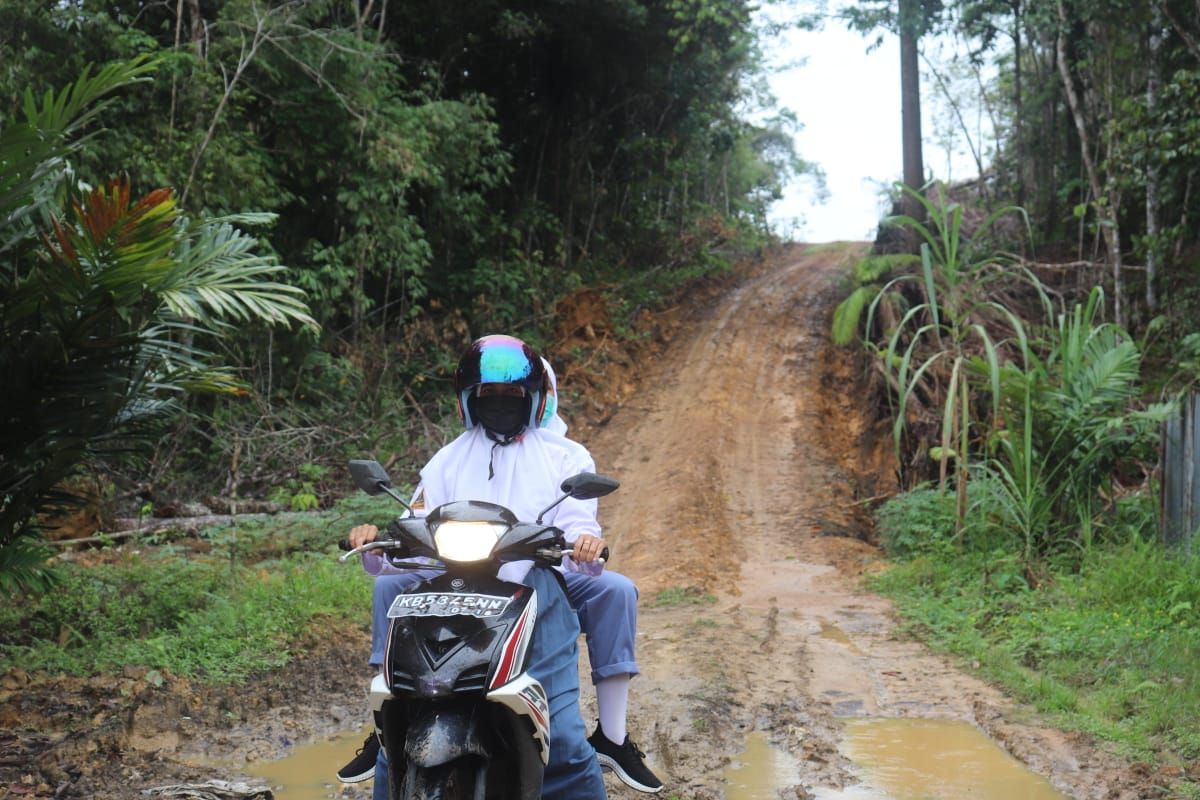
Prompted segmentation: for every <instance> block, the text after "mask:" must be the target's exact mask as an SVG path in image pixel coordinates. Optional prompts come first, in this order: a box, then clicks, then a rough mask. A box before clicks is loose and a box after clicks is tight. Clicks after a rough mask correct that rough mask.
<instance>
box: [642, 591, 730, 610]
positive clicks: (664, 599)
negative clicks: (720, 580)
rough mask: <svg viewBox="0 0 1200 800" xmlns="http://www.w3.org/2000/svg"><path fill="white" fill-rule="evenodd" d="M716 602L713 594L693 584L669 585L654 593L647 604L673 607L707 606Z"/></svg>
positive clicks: (654, 606)
mask: <svg viewBox="0 0 1200 800" xmlns="http://www.w3.org/2000/svg"><path fill="white" fill-rule="evenodd" d="M715 602H717V598H716V596H715V595H711V594H709V593H708V592H705V591H702V590H700V589H698V588H697V587H695V586H670V587H668V588H666V589H663V590H662V591H660V592H659V593H658V594H656V595H654V599H652V600H651V601H650V603H649V604H648V605H649V606H650V607H651V608H674V607H677V606H709V605H712V604H713V603H715Z"/></svg>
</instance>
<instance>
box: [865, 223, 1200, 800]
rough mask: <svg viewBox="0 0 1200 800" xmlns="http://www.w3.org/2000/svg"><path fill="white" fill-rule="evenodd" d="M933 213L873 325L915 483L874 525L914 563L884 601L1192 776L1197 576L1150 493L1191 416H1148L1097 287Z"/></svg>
mask: <svg viewBox="0 0 1200 800" xmlns="http://www.w3.org/2000/svg"><path fill="white" fill-rule="evenodd" d="M921 202H922V203H923V204H924V208H925V212H926V219H927V222H926V223H922V222H919V221H918V220H916V219H915V218H903V219H901V220H900V223H899V224H901V225H904V226H906V227H908V228H910V229H912V230H914V231H915V232H916V234H917V236H918V237H919V238H920V239H921V241H922V244H921V263H920V267H919V269H917V268H909V270H908V271H906V270H904V269H901V270H899V271H898V274H896V275H895V276H893V277H892V278H891V280H890V282H889V283H887V284H884V285H883V286H881V287H879V288H878V289H877V290H876V291H875V295H874V299H873V300H872V302H871V305H870V306H869V308H868V313H867V314H866V315H865V317H862V318H861V320H860V323H859V324H860V325H861V326H862V328H861V329H862V330H863V331H865V334H866V339H867V340H866V342H865V344H866V350H867V352H868V353H869V354H870V357H871V358H874V359H877V360H878V362H879V363H878V366H879V372H880V373H881V374H882V375H884V376H886V377H887V379H888V380H887V383H886V384H885V388H886V391H887V398H888V402H889V403H890V408H891V410H892V412H893V414H894V417H893V420H892V422H893V431H894V432H895V442H896V452H897V455H898V456H899V458H900V463H901V465H902V467H903V472H904V475H905V478H906V480H907V482H908V483H909V489H908V491H906V492H903V493H901V494H899V495H897V496H896V497H894V498H892V499H890V500H889V501H888V502H886V503H885V504H884V505H883V506H881V507H880V509H879V510H878V512H877V522H878V530H879V535H880V539H881V542H882V543H883V545H884V547H885V548H886V550H887V552H888V554H889V555H891V556H892V557H893V558H896V559H899V560H900V563H898V564H895V565H893V566H892V567H891V568H889V569H888V570H887V571H886V572H885V573H883V574H882V575H881V576H879V577H877V578H876V579H875V585H876V586H877V588H879V589H881V590H883V591H884V592H886V593H888V594H890V595H891V596H892V597H894V598H895V599H896V600H897V602H898V604H899V606H900V611H901V614H902V615H903V616H904V617H905V618H906V619H907V620H908V621H909V622H910V627H911V629H912V630H913V632H915V633H916V634H917V635H918V636H920V637H922V638H924V639H927V640H928V641H930V642H931V643H933V644H935V645H936V646H938V647H941V648H943V649H945V650H948V651H950V652H953V653H956V654H958V655H961V656H963V657H965V658H967V659H970V660H971V661H973V662H976V663H978V665H979V666H980V668H982V669H983V670H984V673H985V674H986V675H987V676H988V677H990V678H992V679H994V680H996V681H998V682H1000V683H1001V684H1003V685H1004V686H1005V687H1007V688H1008V689H1010V690H1011V691H1013V692H1014V693H1015V694H1016V695H1017V696H1019V697H1021V698H1023V699H1025V700H1028V701H1029V702H1031V703H1033V704H1034V705H1035V706H1036V707H1037V708H1038V709H1039V710H1041V711H1043V712H1045V713H1047V714H1049V715H1051V718H1052V719H1053V720H1054V721H1055V722H1057V723H1058V724H1060V725H1062V726H1064V727H1066V728H1069V729H1076V730H1082V731H1086V732H1088V733H1090V734H1093V735H1095V736H1097V737H1099V738H1101V739H1104V740H1107V741H1111V742H1114V743H1116V744H1118V745H1119V746H1120V747H1121V748H1123V750H1124V751H1125V752H1126V754H1127V755H1129V756H1130V757H1134V758H1138V759H1150V760H1154V761H1159V762H1168V763H1170V762H1178V761H1183V762H1188V761H1194V760H1195V759H1196V758H1197V757H1200V724H1198V723H1197V720H1198V719H1200V715H1197V713H1196V709H1197V708H1200V670H1197V668H1196V663H1197V658H1198V657H1200V630H1198V629H1200V558H1197V557H1195V556H1189V555H1185V554H1183V553H1178V552H1174V551H1171V550H1168V549H1166V548H1164V547H1163V546H1162V544H1161V543H1160V542H1159V541H1158V538H1157V524H1156V523H1157V520H1156V508H1157V500H1156V499H1155V498H1156V490H1157V486H1156V483H1155V481H1154V480H1153V478H1152V475H1151V474H1149V473H1150V470H1151V469H1152V468H1153V464H1154V462H1155V460H1156V455H1155V449H1156V446H1157V440H1158V433H1159V428H1160V425H1161V423H1162V421H1163V420H1164V419H1165V418H1166V417H1167V416H1168V415H1169V414H1171V413H1172V412H1173V411H1174V410H1175V408H1176V403H1175V402H1174V401H1173V400H1171V399H1168V400H1167V401H1165V402H1147V401H1146V400H1145V399H1143V392H1144V386H1143V383H1142V366H1143V353H1142V346H1141V344H1140V343H1139V342H1138V341H1137V340H1135V339H1134V338H1133V337H1132V336H1130V334H1129V333H1128V332H1127V331H1126V330H1125V329H1124V328H1123V327H1121V326H1119V325H1116V324H1115V323H1112V322H1109V321H1106V320H1104V319H1103V316H1102V309H1103V308H1104V302H1105V293H1104V291H1103V289H1102V287H1099V286H1095V287H1091V288H1090V290H1088V291H1087V292H1086V293H1084V294H1083V295H1082V296H1076V297H1062V296H1060V295H1059V293H1057V292H1052V291H1051V290H1050V289H1049V288H1048V287H1046V286H1045V285H1044V284H1043V283H1042V282H1041V281H1040V280H1039V279H1038V278H1037V277H1036V276H1035V275H1034V274H1033V273H1032V272H1031V271H1029V270H1027V269H1024V268H1022V267H1021V265H1020V264H1018V263H1017V262H1016V261H1015V260H1014V259H1013V258H1011V257H1008V256H1003V255H999V254H996V253H994V252H993V251H992V248H993V247H994V245H990V244H989V243H988V240H987V238H986V236H984V238H983V239H982V240H980V239H979V238H978V237H980V236H981V235H982V234H985V233H986V231H987V230H988V226H987V224H985V225H984V226H983V227H980V228H978V229H977V230H976V233H975V235H974V236H973V237H971V238H967V237H965V236H964V235H963V233H962V231H961V229H960V227H959V221H960V220H961V214H962V213H963V209H962V207H961V206H959V205H957V204H953V203H951V204H944V203H942V202H938V203H934V202H931V201H928V200H924V199H922V201H921ZM998 218H999V217H998V216H996V215H993V218H992V219H991V220H988V221H985V222H989V223H990V222H992V221H995V220H996V219H998ZM980 241H982V244H980ZM1184 358H1186V356H1184ZM951 463H952V464H953V465H954V469H953V476H954V481H953V483H952V484H951V482H950V480H949V477H950V474H951V472H950V470H949V469H948V464H951ZM930 479H932V480H930ZM926 481H929V482H926ZM1198 788H1200V787H1194V786H1188V785H1180V786H1177V787H1173V788H1172V791H1173V792H1176V794H1175V795H1173V796H1179V797H1183V796H1188V795H1189V793H1194V792H1195V791H1197V789H1198Z"/></svg>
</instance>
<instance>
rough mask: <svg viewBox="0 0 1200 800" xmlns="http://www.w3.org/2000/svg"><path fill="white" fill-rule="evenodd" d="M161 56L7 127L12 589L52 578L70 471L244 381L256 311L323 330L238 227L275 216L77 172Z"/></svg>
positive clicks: (72, 88) (1, 211)
mask: <svg viewBox="0 0 1200 800" xmlns="http://www.w3.org/2000/svg"><path fill="white" fill-rule="evenodd" d="M153 66H154V65H153V64H152V63H150V62H148V61H147V60H146V59H145V58H137V59H134V60H133V61H130V62H128V63H124V64H122V63H117V64H113V65H110V66H108V67H105V68H104V69H101V70H99V71H98V72H97V73H96V74H95V75H92V74H91V73H90V71H89V70H86V69H85V70H84V72H83V75H82V76H81V77H80V78H79V79H78V80H77V81H75V82H74V83H72V84H70V85H68V86H66V87H65V88H63V89H61V90H59V91H57V92H47V93H46V94H45V96H44V97H43V98H42V100H41V102H40V104H39V102H38V101H37V100H36V99H35V97H34V95H33V94H32V92H29V91H28V90H27V91H26V93H25V102H24V108H23V120H22V121H21V122H19V123H15V124H8V125H6V126H5V127H4V128H3V129H0V254H2V255H3V257H4V268H3V270H0V340H2V341H3V345H2V348H0V371H2V372H3V373H4V374H5V375H6V376H8V380H9V383H8V386H7V388H6V390H5V392H4V399H3V404H2V406H0V418H2V419H3V423H4V438H3V446H2V450H0V452H3V454H4V457H3V458H0V495H2V496H3V502H2V503H0V592H3V593H12V592H14V591H16V590H20V589H44V588H46V586H47V585H48V584H49V582H50V580H51V574H50V572H49V571H48V570H47V569H45V568H44V567H43V565H42V561H43V559H44V558H45V551H43V550H42V549H41V548H39V546H38V525H37V520H36V516H37V515H38V514H44V513H47V512H51V511H54V510H56V509H58V508H61V507H62V505H63V504H64V498H63V493H62V490H61V488H60V487H59V484H60V483H61V482H62V481H63V480H64V479H66V478H69V477H71V476H72V475H74V474H76V473H78V472H79V470H80V468H81V466H82V464H83V463H84V462H85V461H87V460H88V459H93V458H96V457H98V456H100V455H101V454H103V453H105V452H109V453H112V452H118V451H121V450H128V449H129V448H130V447H131V442H132V441H134V440H136V439H137V437H139V436H142V437H145V436H147V435H148V434H150V432H151V431H152V430H153V428H152V426H153V425H154V424H155V423H156V422H158V421H160V420H161V419H162V418H163V417H164V416H165V414H166V413H167V412H168V411H170V410H172V409H173V408H174V407H175V401H176V398H177V397H178V396H179V395H181V394H183V393H185V392H206V393H238V392H244V391H245V384H244V383H243V382H242V381H240V380H238V378H237V376H236V375H235V374H234V372H233V371H232V370H231V369H230V368H228V367H226V366H222V365H220V364H219V363H216V359H215V353H214V352H213V349H214V345H213V344H212V342H213V340H215V339H217V338H219V337H220V336H221V335H222V334H224V333H227V332H228V331H231V330H233V329H234V327H235V326H237V325H246V324H247V323H265V324H285V325H286V324H287V323H291V322H299V323H302V324H306V325H309V326H312V327H315V323H314V321H313V320H312V318H311V317H309V315H308V309H307V306H306V305H305V304H304V302H303V300H302V293H301V292H300V291H299V290H298V289H296V288H294V287H292V286H288V285H286V284H283V283H279V282H278V281H277V280H275V279H276V278H278V277H280V273H282V272H283V271H284V267H283V265H281V264H279V263H278V262H277V261H276V260H275V259H274V257H272V256H269V255H266V256H264V255H260V254H258V253H257V252H256V247H257V242H256V240H255V239H254V238H252V237H251V236H249V235H247V234H245V233H243V232H242V231H241V230H239V229H238V228H237V227H235V225H247V224H257V223H262V222H264V221H269V220H270V219H271V217H270V216H269V215H247V214H240V215H227V216H224V217H211V216H207V215H199V216H198V217H196V218H195V219H189V218H188V217H187V216H186V215H185V214H183V213H182V211H181V210H180V208H179V207H178V205H177V204H176V202H175V198H174V196H173V193H172V192H171V191H170V190H169V189H156V190H154V191H152V192H150V193H149V194H147V195H145V196H144V197H142V198H141V199H140V200H134V198H133V196H132V195H131V190H130V187H129V184H128V183H127V182H126V181H124V180H113V181H109V182H107V183H106V184H103V185H101V186H100V187H99V188H94V189H87V188H85V187H83V186H82V185H73V184H72V181H71V177H72V176H71V170H70V168H69V161H68V159H69V158H71V157H72V156H74V155H76V154H77V153H78V151H79V150H80V143H79V138H78V137H79V134H80V132H81V129H82V128H83V126H84V125H85V124H86V123H87V122H88V121H89V120H91V119H92V118H93V117H94V116H95V115H96V114H97V112H98V110H99V107H98V105H97V103H98V101H99V100H100V99H101V98H103V97H104V96H105V95H108V94H110V93H111V92H113V91H114V90H116V89H118V88H120V87H122V86H127V85H129V84H130V83H132V82H134V81H137V80H139V79H142V78H144V77H145V76H146V75H147V74H149V73H150V72H152V70H153Z"/></svg>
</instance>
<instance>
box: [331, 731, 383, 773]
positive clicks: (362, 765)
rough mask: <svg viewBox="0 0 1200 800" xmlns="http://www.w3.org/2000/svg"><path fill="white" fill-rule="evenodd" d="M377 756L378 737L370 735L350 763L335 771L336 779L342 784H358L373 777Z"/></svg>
mask: <svg viewBox="0 0 1200 800" xmlns="http://www.w3.org/2000/svg"><path fill="white" fill-rule="evenodd" d="M378 755H379V737H378V736H376V735H375V734H374V733H372V734H371V735H369V736H368V737H367V738H366V741H364V742H363V746H362V747H360V748H358V752H357V753H355V754H354V758H353V759H351V760H350V763H349V764H347V765H346V766H344V767H342V768H341V769H339V770H338V771H337V779H338V780H339V781H341V782H342V783H358V782H359V781H365V780H366V779H367V778H373V777H375V758H376V757H377V756H378Z"/></svg>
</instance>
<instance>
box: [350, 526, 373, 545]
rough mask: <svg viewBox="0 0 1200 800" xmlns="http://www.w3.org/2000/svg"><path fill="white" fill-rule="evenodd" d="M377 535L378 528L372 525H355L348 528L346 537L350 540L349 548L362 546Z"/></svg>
mask: <svg viewBox="0 0 1200 800" xmlns="http://www.w3.org/2000/svg"><path fill="white" fill-rule="evenodd" d="M378 535H379V528H376V527H375V526H374V525H355V526H354V527H353V528H351V529H350V535H349V536H348V537H346V538H347V539H349V540H350V548H351V549H354V548H355V547H362V546H363V545H364V544H366V543H367V542H373V541H375V537H377V536H378Z"/></svg>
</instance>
